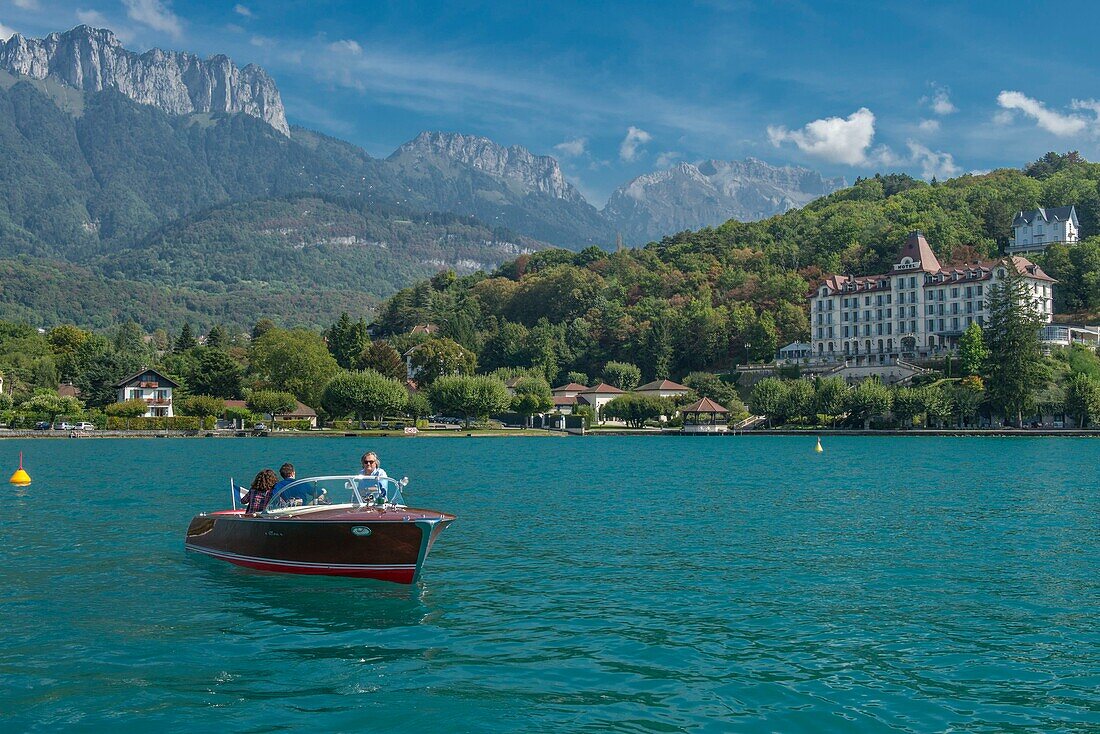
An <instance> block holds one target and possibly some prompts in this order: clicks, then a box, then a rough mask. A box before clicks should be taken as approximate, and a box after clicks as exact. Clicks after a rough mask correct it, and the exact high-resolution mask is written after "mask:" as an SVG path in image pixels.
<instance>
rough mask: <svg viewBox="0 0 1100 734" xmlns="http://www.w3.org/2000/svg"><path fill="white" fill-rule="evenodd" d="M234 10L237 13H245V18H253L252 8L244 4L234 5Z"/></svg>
mask: <svg viewBox="0 0 1100 734" xmlns="http://www.w3.org/2000/svg"><path fill="white" fill-rule="evenodd" d="M233 12H234V13H236V14H237V15H243V16H244V17H245V18H251V17H252V10H251V9H249V8H248V7H246V6H244V5H240V4H237V5H234V6H233Z"/></svg>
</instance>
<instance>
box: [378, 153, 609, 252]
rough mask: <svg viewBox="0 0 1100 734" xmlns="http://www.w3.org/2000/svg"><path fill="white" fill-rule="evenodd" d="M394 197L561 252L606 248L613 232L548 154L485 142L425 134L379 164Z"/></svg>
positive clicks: (420, 207)
mask: <svg viewBox="0 0 1100 734" xmlns="http://www.w3.org/2000/svg"><path fill="white" fill-rule="evenodd" d="M386 167H387V169H388V170H389V171H390V172H391V173H392V174H393V176H394V177H395V179H396V180H398V181H400V182H401V184H402V188H403V191H402V200H403V201H405V202H406V203H407V204H409V205H410V206H413V207H414V208H417V209H420V210H428V211H450V212H456V213H459V214H469V215H471V216H474V217H477V218H478V219H480V220H481V221H483V222H486V223H488V224H490V225H492V226H501V225H502V226H504V227H508V228H510V229H512V230H514V231H516V232H522V233H523V234H526V235H528V236H530V237H534V238H536V239H539V240H542V241H544V242H549V243H552V244H555V245H559V246H562V247H574V248H580V247H585V246H587V245H592V244H602V245H605V246H607V245H609V244H610V243H611V242H613V241H614V234H612V232H611V230H610V229H609V228H608V226H607V222H606V221H604V219H603V217H602V216H601V215H600V213H599V211H597V210H596V208H595V207H594V206H592V205H591V204H589V203H588V202H587V201H585V199H584V197H583V196H582V195H581V193H580V192H579V191H577V189H576V188H575V187H574V186H573V185H572V184H571V183H569V182H568V181H566V180H565V177H564V176H563V175H562V172H561V168H560V167H558V162H557V161H556V160H554V159H553V158H551V157H550V156H539V155H534V154H533V153H531V151H529V150H527V149H526V148H521V147H519V146H516V145H513V146H511V147H509V148H505V147H504V146H503V145H498V144H497V143H494V142H493V141H492V140H489V139H488V138H482V137H478V136H475V135H461V134H459V133H440V132H425V133H421V134H420V135H418V136H417V137H416V138H415V139H413V140H410V141H409V142H407V143H405V144H404V145H402V146H401V147H400V148H398V149H397V150H395V151H394V152H393V154H392V155H391V156H390V157H389V158H387V159H386Z"/></svg>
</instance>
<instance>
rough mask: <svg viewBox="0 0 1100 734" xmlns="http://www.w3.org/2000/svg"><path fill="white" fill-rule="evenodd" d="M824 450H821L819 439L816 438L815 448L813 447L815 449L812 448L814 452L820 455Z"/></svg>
mask: <svg viewBox="0 0 1100 734" xmlns="http://www.w3.org/2000/svg"><path fill="white" fill-rule="evenodd" d="M824 450H825V449H823V448H821V439H820V438H818V439H817V446H815V447H814V451H816V452H817V453H819V454H820V453H821V452H823V451H824Z"/></svg>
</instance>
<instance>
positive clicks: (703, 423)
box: [680, 398, 729, 433]
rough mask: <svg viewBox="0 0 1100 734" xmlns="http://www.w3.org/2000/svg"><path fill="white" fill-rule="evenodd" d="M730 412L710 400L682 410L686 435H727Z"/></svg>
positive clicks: (687, 406) (705, 399) (700, 401)
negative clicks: (727, 419)
mask: <svg viewBox="0 0 1100 734" xmlns="http://www.w3.org/2000/svg"><path fill="white" fill-rule="evenodd" d="M728 413H729V411H728V410H726V409H725V408H723V407H722V406H721V405H719V404H718V403H716V402H714V401H713V400H711V399H710V398H702V399H700V400H698V401H696V402H694V403H692V404H691V405H686V406H684V407H683V408H680V415H682V416H684V427H683V429H682V430H683V432H684V433H725V432H726V415H727V414H728Z"/></svg>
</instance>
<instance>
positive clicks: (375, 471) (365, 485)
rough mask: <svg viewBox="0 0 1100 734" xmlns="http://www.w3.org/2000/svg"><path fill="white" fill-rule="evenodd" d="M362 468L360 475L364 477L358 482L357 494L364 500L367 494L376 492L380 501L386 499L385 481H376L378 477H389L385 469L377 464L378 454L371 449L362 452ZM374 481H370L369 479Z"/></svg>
mask: <svg viewBox="0 0 1100 734" xmlns="http://www.w3.org/2000/svg"><path fill="white" fill-rule="evenodd" d="M362 466H363V469H362V471H361V472H360V475H361V476H362V477H364V479H363V480H361V481H360V482H359V494H360V495H362V497H363V499H364V500H366V499H367V496H368V495H369V494H377V495H378V498H379V500H380V501H381V502H385V500H386V483H385V482H381V481H378V480H379V479H387V478H388V477H389V475H388V474H386V470H385V469H383V468H382V467H381V466H379V465H378V454H376V453H374V452H373V451H368V452H367V453H365V454H363V458H362ZM372 479H373V480H375V481H370V480H372Z"/></svg>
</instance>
